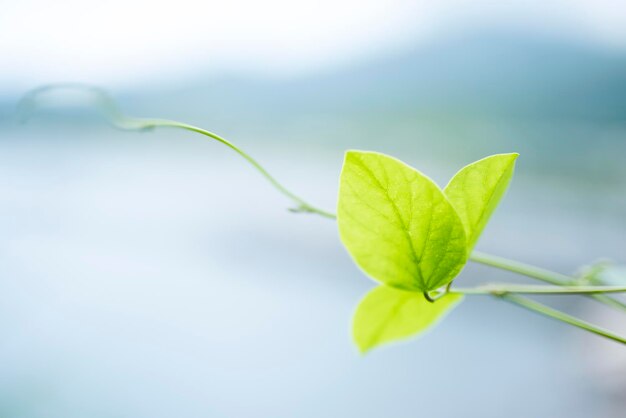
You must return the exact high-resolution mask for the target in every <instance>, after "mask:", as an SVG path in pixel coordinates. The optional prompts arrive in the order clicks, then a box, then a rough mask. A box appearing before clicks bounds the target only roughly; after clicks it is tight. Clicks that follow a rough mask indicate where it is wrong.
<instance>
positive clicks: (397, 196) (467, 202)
mask: <svg viewBox="0 0 626 418" xmlns="http://www.w3.org/2000/svg"><path fill="white" fill-rule="evenodd" d="M517 156H518V154H499V155H493V156H491V157H487V158H484V159H482V160H480V161H477V162H475V163H473V164H470V165H468V166H466V167H464V168H463V169H461V170H460V171H459V172H458V173H457V174H456V175H455V176H454V177H453V178H452V180H451V181H450V183H449V184H448V185H447V186H446V187H445V189H444V190H442V189H440V188H439V186H437V185H436V184H435V183H434V182H433V181H432V180H431V179H430V178H428V177H426V176H425V175H424V174H422V173H420V172H419V171H417V170H415V169H414V168H412V167H409V166H408V165H406V164H404V163H403V162H401V161H399V160H397V159H395V158H392V157H389V156H387V155H384V154H379V153H374V152H361V151H348V152H347V153H346V157H345V161H344V165H343V170H342V173H341V180H340V189H339V203H338V212H337V221H338V224H339V234H340V236H341V240H342V242H343V244H344V245H345V247H346V248H347V250H348V252H349V253H350V255H351V256H352V258H353V259H354V261H355V263H356V264H357V265H358V266H359V267H360V268H361V269H362V270H363V271H364V272H365V273H366V274H367V275H368V276H370V277H371V278H373V279H374V280H376V281H378V282H380V283H381V286H379V287H377V288H375V289H374V290H372V291H371V292H370V293H368V294H367V295H366V296H365V298H364V299H363V300H362V301H361V303H360V304H359V306H358V308H357V311H356V314H355V317H354V324H353V333H354V338H355V341H356V343H357V345H358V346H359V349H360V350H361V351H363V352H365V351H368V350H369V349H371V348H373V347H375V346H377V345H379V344H382V343H386V342H390V341H393V340H397V339H402V338H406V337H410V336H413V335H416V334H418V333H420V332H421V331H423V330H425V329H427V328H428V327H430V326H431V325H433V324H434V323H435V322H436V321H437V320H438V319H440V318H441V317H442V315H444V314H445V313H446V312H447V311H449V310H450V309H451V308H452V307H454V306H455V305H456V304H458V303H459V302H460V301H461V299H462V296H461V295H458V294H446V295H444V296H443V297H441V298H439V299H437V301H436V302H435V303H431V302H429V301H428V300H426V298H425V297H424V293H425V292H431V291H435V290H437V289H440V288H441V287H443V286H446V285H447V284H449V283H450V282H452V280H454V278H455V277H456V276H457V275H458V274H459V273H460V271H461V270H462V269H463V266H464V265H465V263H466V262H467V259H468V257H469V254H470V252H471V251H472V249H473V247H474V245H475V244H476V241H477V240H478V237H479V236H480V234H481V232H482V231H483V229H484V227H485V225H486V224H487V221H488V220H489V217H490V216H491V214H492V213H493V211H494V210H495V208H496V206H497V205H498V203H499V201H500V199H501V198H502V196H503V195H504V193H505V191H506V189H507V187H508V184H509V182H510V180H511V177H512V175H513V169H514V166H515V160H516V159H517Z"/></svg>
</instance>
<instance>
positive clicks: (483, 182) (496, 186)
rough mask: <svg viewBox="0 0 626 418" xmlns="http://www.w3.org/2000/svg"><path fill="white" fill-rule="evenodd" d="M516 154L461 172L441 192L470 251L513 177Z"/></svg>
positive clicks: (489, 160)
mask: <svg viewBox="0 0 626 418" xmlns="http://www.w3.org/2000/svg"><path fill="white" fill-rule="evenodd" d="M518 156H519V154H497V155H492V156H491V157H487V158H483V159H482V160H479V161H476V162H475V163H472V164H470V165H468V166H466V167H464V168H462V169H461V170H460V171H459V172H458V173H456V174H455V176H454V177H453V178H452V180H450V183H448V185H447V186H446V188H445V189H444V193H445V194H446V196H447V197H448V200H449V201H450V203H452V206H454V208H455V209H456V212H457V213H458V214H459V216H460V217H461V220H462V221H463V225H464V226H465V233H466V235H467V243H468V248H469V250H470V251H471V250H472V248H474V245H475V244H476V241H477V240H478V237H479V236H480V234H481V233H482V231H483V229H484V228H485V225H487V221H488V220H489V218H490V217H491V214H492V213H493V211H494V210H495V209H496V207H497V206H498V203H499V202H500V199H502V196H503V195H504V193H505V192H506V189H507V187H508V185H509V183H510V181H511V177H512V176H513V169H514V168H515V160H516V159H517V157H518Z"/></svg>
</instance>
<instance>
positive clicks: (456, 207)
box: [20, 85, 626, 352]
mask: <svg viewBox="0 0 626 418" xmlns="http://www.w3.org/2000/svg"><path fill="white" fill-rule="evenodd" d="M59 88H71V89H79V90H82V91H85V92H87V93H89V94H90V97H91V98H92V99H93V100H94V103H95V105H96V106H97V107H98V108H99V109H100V110H101V111H102V112H103V113H104V114H105V115H106V116H107V118H108V120H109V121H110V123H111V124H113V125H114V126H116V127H117V128H120V129H126V130H146V129H153V128H157V127H170V128H178V129H184V130H187V131H192V132H196V133H199V134H202V135H205V136H207V137H209V138H211V139H213V140H216V141H218V142H220V143H222V144H224V145H226V146H228V147H229V148H231V149H232V150H234V151H235V152H236V153H238V154H239V155H240V156H242V157H243V158H244V159H245V160H247V161H248V163H250V164H251V165H252V166H254V168H256V170H258V171H259V173H261V175H263V176H264V177H265V178H266V179H267V180H268V181H269V182H270V183H271V184H272V185H273V186H274V187H275V188H276V189H277V190H278V191H279V192H281V193H282V194H283V195H285V196H286V197H288V198H289V199H290V200H291V201H293V202H294V203H295V204H296V207H295V208H292V209H291V211H293V212H306V213H313V214H317V215H320V216H323V217H325V218H329V219H336V220H337V224H338V229H339V236H340V238H341V241H342V242H343V244H344V246H345V247H346V249H347V251H348V253H349V254H350V256H351V257H352V259H353V260H354V262H355V264H356V265H357V266H358V267H360V269H361V270H362V271H363V272H364V273H365V275H367V276H369V277H370V278H371V279H373V280H374V281H376V282H377V283H378V286H376V287H375V288H374V289H372V290H371V291H370V292H369V293H367V294H366V295H365V297H364V298H363V299H362V300H361V302H360V303H359V305H358V307H357V309H356V312H355V315H354V319H353V336H354V341H355V343H356V344H357V346H358V348H359V350H360V351H361V352H367V351H369V350H371V349H372V348H374V347H377V346H379V345H381V344H385V343H389V342H393V341H397V340H401V339H406V338H409V337H414V336H416V335H419V334H420V333H422V332H423V331H425V330H427V329H428V328H430V327H432V326H433V325H434V324H436V323H437V322H438V321H439V320H441V319H442V318H443V317H444V316H445V315H446V314H447V313H448V312H450V311H451V310H452V309H453V308H454V307H455V306H457V305H458V304H459V303H460V302H461V301H462V300H463V298H464V297H465V296H470V295H491V296H493V297H497V298H499V299H502V300H505V301H508V302H510V303H513V304H516V305H518V306H521V307H524V308H526V309H529V310H532V311H534V312H537V313H540V314H542V315H545V316H548V317H551V318H554V319H557V320H560V321H562V322H565V323H567V324H570V325H573V326H575V327H578V328H581V329H584V330H586V331H589V332H592V333H595V334H597V335H600V336H603V337H606V338H609V339H611V340H613V341H616V342H619V343H622V344H626V338H624V337H621V336H619V335H616V334H614V333H612V332H610V331H607V330H604V329H602V328H600V327H597V326H595V325H592V324H590V323H587V322H585V321H583V320H581V319H578V318H576V317H573V316H571V315H568V314H566V313H563V312H560V311H557V310H554V309H552V308H550V307H548V306H546V305H543V304H540V303H538V302H535V301H533V300H531V299H528V298H526V297H524V296H521V295H522V294H541V295H556V294H576V295H585V296H588V297H591V298H594V299H596V300H597V301H599V302H601V303H604V304H606V305H608V306H611V307H613V308H615V309H618V310H621V311H624V312H626V305H625V304H623V303H622V302H620V301H619V300H617V299H614V298H612V297H611V296H609V294H610V293H620V292H626V287H624V286H607V285H605V284H604V282H602V281H601V280H600V279H598V277H600V275H599V270H598V269H600V270H601V269H602V267H600V266H595V267H594V268H592V270H593V274H586V275H584V276H583V277H582V278H575V277H570V276H566V275H562V274H559V273H555V272H551V271H548V270H545V269H541V268H538V267H534V266H530V265H527V264H524V263H520V262H517V261H513V260H508V259H504V258H501V257H496V256H493V255H489V254H485V253H481V252H478V251H475V250H474V246H475V245H476V242H477V241H478V239H479V237H480V234H481V233H482V231H483V229H484V228H485V226H486V224H487V222H488V221H489V218H490V217H491V215H492V214H493V212H494V210H495V209H496V207H497V206H498V203H499V202H500V200H501V199H502V197H503V196H504V194H505V192H506V190H507V188H508V186H509V183H510V181H511V178H512V176H513V171H514V167H515V161H516V159H517V157H518V154H515V153H511V154H498V155H492V156H490V157H487V158H484V159H482V160H479V161H476V162H474V163H472V164H469V165H468V166H466V167H464V168H462V169H461V170H460V171H459V172H458V173H456V174H455V175H454V177H453V178H452V179H451V180H450V182H449V183H448V185H447V186H446V187H445V188H443V189H441V188H440V187H439V186H437V184H435V183H434V182H433V181H432V180H431V179H430V178H428V177H427V176H425V175H424V174H422V173H421V172H420V171H418V170H416V169H414V168H412V167H410V166H408V165H406V164H405V163H403V162H401V161H399V160H397V159H395V158H393V157H390V156H387V155H384V154H380V153H376V152H368V151H355V150H351V151H347V152H346V154H345V159H344V163H343V168H342V171H341V176H340V181H339V200H338V204H337V215H335V214H333V213H331V212H328V211H325V210H322V209H319V208H317V207H315V206H313V205H311V204H309V203H308V202H306V201H305V200H304V199H302V198H300V197H299V196H298V195H296V194H294V193H292V192H291V191H289V190H288V189H287V188H285V187H284V186H283V185H282V184H281V183H279V182H278V181H277V180H276V179H275V178H274V177H272V176H271V175H270V174H269V172H268V171H267V170H266V169H265V168H263V166H261V165H260V164H259V163H258V162H257V161H256V160H255V159H253V158H252V157H250V155H248V154H247V153H245V152H244V151H243V150H241V149H240V148H238V147H237V146H235V145H234V144H233V143H231V142H229V141H227V140H226V139H224V138H222V137H220V136H218V135H216V134H214V133H212V132H209V131H206V130H204V129H201V128H197V127H195V126H192V125H187V124H185V123H180V122H175V121H171V120H164V119H143V118H131V117H127V116H125V115H124V114H123V113H122V112H120V110H119V109H118V107H117V106H116V104H115V102H114V101H113V100H112V99H111V98H110V97H109V96H108V94H107V93H106V92H104V91H103V90H101V89H99V88H96V87H91V86H83V85H63V86H59V85H55V86H47V87H42V88H39V89H36V90H33V91H31V92H30V93H28V94H27V95H26V96H25V97H24V99H23V100H22V101H21V103H20V111H21V114H22V116H28V115H29V114H30V113H31V112H32V110H33V109H34V107H35V106H36V104H37V100H38V98H39V97H40V96H41V95H42V94H44V93H46V92H48V91H51V90H55V89H59ZM468 260H472V261H474V262H478V263H482V264H486V265H489V266H492V267H495V268H499V269H503V270H508V271H512V272H515V273H518V274H522V275H525V276H528V277H531V278H533V279H537V280H540V281H543V282H547V283H549V284H550V286H545V285H542V286H536V285H535V286H533V285H510V284H491V285H483V286H479V287H475V288H458V287H452V284H453V282H454V280H455V279H456V277H457V276H458V275H459V273H460V272H461V270H462V269H463V267H464V266H465V264H466V263H467V262H468Z"/></svg>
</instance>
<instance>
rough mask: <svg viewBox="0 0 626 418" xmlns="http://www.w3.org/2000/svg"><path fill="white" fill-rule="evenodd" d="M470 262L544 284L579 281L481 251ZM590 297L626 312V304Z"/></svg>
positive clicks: (473, 253) (562, 284) (570, 283)
mask: <svg viewBox="0 0 626 418" xmlns="http://www.w3.org/2000/svg"><path fill="white" fill-rule="evenodd" d="M470 260H472V261H474V262H476V263H481V264H485V265H488V266H491V267H496V268H499V269H502V270H508V271H511V272H513V273H517V274H521V275H524V276H527V277H531V278H533V279H537V280H541V281H543V282H546V283H550V284H553V285H556V286H575V285H576V281H577V280H576V279H575V278H574V277H570V276H566V275H564V274H561V273H556V272H553V271H550V270H546V269H543V268H540V267H535V266H531V265H530V264H526V263H522V262H520V261H516V260H510V259H508V258H504V257H498V256H495V255H491V254H487V253H483V252H480V251H474V252H472V254H471V255H470ZM589 297H591V298H593V299H595V300H597V301H598V302H601V303H604V304H605V305H607V306H611V307H613V308H615V309H619V310H622V311H624V312H626V304H624V303H622V302H620V301H618V300H615V299H613V298H611V297H609V296H606V295H602V294H591V295H589Z"/></svg>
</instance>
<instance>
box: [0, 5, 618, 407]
mask: <svg viewBox="0 0 626 418" xmlns="http://www.w3.org/2000/svg"><path fill="white" fill-rule="evenodd" d="M0 9H1V11H0V63H1V65H0V191H1V193H0V417H2V418H5V417H6V418H31V417H45V418H83V417H91V418H97V417H103V418H105V417H106V418H110V417H128V418H131V417H132V418H144V417H145V418H148V417H149V418H161V417H163V418H165V417H168V418H169V417H189V418H191V417H229V418H230V417H259V418H261V417H263V418H265V417H267V418H276V417H303V418H305V417H311V418H313V417H315V418H318V417H361V418H365V417H398V418H400V417H415V416H437V417H461V416H462V417H481V418H490V417H493V418H501V417H520V418H521V417H524V418H527V417H550V418H558V417H568V418H583V417H585V418H587V417H591V416H593V417H609V418H612V417H623V416H624V411H625V410H626V409H625V408H626V377H625V376H626V349H625V348H624V347H622V346H619V345H617V344H615V343H612V342H607V341H604V340H602V339H600V338H599V337H593V336H590V335H587V334H585V333H583V332H582V331H579V330H576V329H571V328H570V327H566V326H563V325H561V324H559V323H556V322H552V321H550V320H548V319H545V318H542V317H539V316H536V315H534V314H532V313H528V312H525V311H522V310H520V309H519V308H517V307H514V306H510V305H507V304H505V303H504V302H500V301H497V300H492V299H490V298H487V297H475V298H468V300H466V302H465V303H463V304H462V305H461V306H460V307H459V308H458V309H456V310H455V311H454V312H453V313H452V314H451V315H450V316H449V317H448V318H447V320H446V321H445V322H444V323H443V324H442V325H441V326H439V327H437V328H436V329H434V330H433V331H432V332H430V333H429V334H428V335H426V336H424V337H423V338H420V339H419V340H417V341H412V342H409V343H405V344H399V345H394V346H391V347H389V348H385V349H380V350H377V351H375V352H373V353H371V354H370V355H367V356H365V357H362V356H360V355H358V354H357V351H356V349H355V348H354V347H353V345H352V343H351V340H350V318H351V315H352V312H353V309H354V307H355V306H356V303H357V301H358V300H359V299H360V297H361V296H362V295H363V294H364V293H365V292H367V290H368V289H370V288H371V287H372V286H373V283H372V282H371V281H370V280H368V279H367V278H366V277H364V276H363V275H362V274H361V273H360V271H359V270H358V269H357V268H356V267H355V266H354V265H353V264H352V263H351V261H350V259H349V257H348V255H347V254H346V252H345V251H344V250H343V249H342V247H341V245H340V242H339V239H338V235H337V231H336V225H335V223H334V222H332V221H328V220H326V219H322V218H318V217H315V216H310V215H302V214H300V215H297V214H291V213H289V212H288V211H287V209H288V208H289V207H290V202H288V201H286V200H285V199H284V198H283V197H282V196H281V195H279V194H278V193H276V192H275V190H273V189H272V188H271V187H270V186H269V185H268V184H267V183H266V182H265V181H264V180H263V179H262V178H261V177H260V176H258V175H257V174H256V172H254V171H253V170H252V169H251V167H249V166H248V165H246V163H245V161H243V160H241V159H240V158H239V157H238V156H236V155H235V154H234V153H233V152H232V151H230V150H229V149H226V148H225V147H223V146H221V145H219V144H217V143H213V142H210V141H208V140H206V139H205V138H203V137H199V136H195V135H193V134H191V133H187V132H179V131H173V130H166V129H163V130H157V131H154V132H144V133H137V132H122V131H118V130H115V129H112V128H111V127H110V126H108V125H107V124H106V123H105V122H104V121H103V120H102V118H101V117H100V116H99V115H98V114H97V112H96V111H95V110H94V109H91V108H89V107H88V106H85V104H86V102H85V100H84V97H81V96H80V95H76V94H73V93H71V92H67V91H66V92H57V93H55V94H51V95H49V96H47V100H46V101H45V102H44V103H42V107H41V108H40V109H38V110H37V111H36V112H35V114H34V115H33V117H32V118H31V119H30V121H29V123H27V124H20V123H18V121H17V119H16V117H15V106H16V103H17V101H18V100H19V98H20V96H21V95H22V94H24V93H25V92H26V91H27V90H29V89H31V88H33V87H37V86H38V85H41V84H48V83H58V82H84V83H90V84H94V85H98V86H101V87H104V88H106V89H108V91H109V92H110V93H111V94H112V95H113V96H114V97H115V98H116V99H117V100H118V101H119V103H120V105H121V106H122V108H123V109H124V111H125V112H128V113H129V114H132V115H137V116H149V117H162V118H170V119H177V120H181V121H185V122H188V123H192V124H195V125H198V126H202V127H205V128H207V129H210V130H213V131H215V132H218V133H220V134H221V135H223V136H225V137H226V138H229V139H231V140H232V141H234V142H235V143H237V144H239V145H240V146H241V147H243V148H244V149H245V150H247V151H248V152H249V153H251V154H252V155H253V156H255V157H256V158H257V159H258V160H260V161H261V162H262V163H264V164H265V166H266V167H267V168H268V169H269V170H270V172H272V173H273V174H274V175H275V176H276V177H277V178H278V179H281V180H282V181H283V182H284V183H285V184H287V185H288V187H290V188H291V189H293V190H295V191H297V192H298V193H299V194H301V195H303V196H304V197H305V198H307V199H308V200H309V201H311V202H314V203H316V204H318V205H319V206H322V207H326V208H329V209H331V210H332V209H333V208H334V205H335V203H336V193H337V179H338V174H339V171H340V168H341V163H342V156H343V152H344V151H345V150H346V149H349V148H356V149H367V150H376V151H381V152H385V153H389V154H391V155H394V156H397V157H398V158H400V159H402V160H404V161H406V162H408V163H409V164H411V165H413V166H416V167H419V168H420V169H421V170H422V171H424V172H426V173H428V174H430V175H431V176H432V177H433V178H434V179H436V180H437V181H438V182H439V183H440V184H442V185H443V184H445V183H446V181H447V179H448V178H449V177H450V176H451V175H452V174H453V173H454V172H455V171H456V170H457V169H458V168H459V167H460V166H462V165H464V164H466V163H469V162H471V161H474V160H476V159H478V158H481V157H484V156H486V155H489V154H493V153H498V152H513V151H516V152H519V153H520V154H521V157H520V159H519V163H518V168H517V173H516V176H515V178H514V181H513V183H512V186H511V189H510V192H509V193H508V195H507V197H506V198H505V200H504V202H503V204H502V205H501V207H500V208H499V210H498V211H497V213H496V214H495V216H494V218H493V220H492V222H491V224H490V225H489V226H488V228H487V229H486V231H485V233H484V236H483V238H482V239H481V241H480V242H479V244H478V248H479V249H481V250H484V251H490V252H493V253H495V254H498V255H502V256H508V257H513V258H517V259H519V260H522V261H526V262H530V263H534V264H538V265H540V266H544V267H547V268H551V269H555V270H557V271H560V272H563V273H574V272H576V271H577V269H578V268H579V267H580V266H581V265H584V264H588V263H591V262H593V261H594V260H597V259H599V258H608V259H612V260H614V261H615V262H616V263H617V264H620V263H622V264H623V263H626V6H625V5H624V3H623V2H621V1H618V0H615V1H612V0H593V1H591V0H589V1H587V0H543V1H534V0H530V1H528V0H527V1H522V0H520V1H515V0H512V1H506V2H492V1H470V0H465V1H463V0H443V1H414V0H385V1H382V0H361V1H356V0H335V1H330V0H318V1H296V2H294V1H284V0H267V1H264V2H253V1H244V0H231V1H228V2H220V1H213V0H209V1H203V2H200V1H192V0H178V1H176V2H166V1H160V0H157V1H150V2H149V1H144V0H124V1H122V0H110V1H107V2H93V1H77V0H76V1H68V0H60V1H56V2H49V1H42V0H20V1H16V0H2V1H0ZM619 272H620V270H618V269H615V270H612V271H611V274H612V277H614V278H615V280H616V282H619V281H620V280H622V282H623V280H624V279H623V276H624V275H623V273H622V276H620V273H619ZM620 277H622V278H621V279H620ZM458 281H459V282H460V283H464V284H466V285H470V284H473V283H481V282H488V281H523V279H520V278H518V277H514V276H513V275H510V274H504V273H502V272H499V271H495V270H492V269H489V268H486V267H482V266H477V265H469V266H468V267H467V268H466V269H465V271H464V272H463V273H462V275H461V277H460V278H459V280H458ZM544 300H545V299H544ZM545 301H546V302H549V303H551V304H552V305H553V306H557V307H559V308H561V309H564V310H566V311H568V312H572V313H576V314H578V315H581V316H584V317H585V318H587V319H590V320H593V321H596V322H598V323H601V324H603V325H604V326H607V327H609V328H612V329H613V330H616V331H622V332H626V323H625V322H624V319H623V316H622V317H620V316H619V315H616V314H613V313H612V312H610V311H608V310H607V308H604V307H603V306H601V305H598V304H594V303H592V302H589V301H588V300H585V299H581V298H575V297H569V298H551V299H549V300H545Z"/></svg>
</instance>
